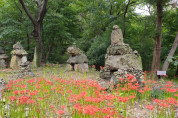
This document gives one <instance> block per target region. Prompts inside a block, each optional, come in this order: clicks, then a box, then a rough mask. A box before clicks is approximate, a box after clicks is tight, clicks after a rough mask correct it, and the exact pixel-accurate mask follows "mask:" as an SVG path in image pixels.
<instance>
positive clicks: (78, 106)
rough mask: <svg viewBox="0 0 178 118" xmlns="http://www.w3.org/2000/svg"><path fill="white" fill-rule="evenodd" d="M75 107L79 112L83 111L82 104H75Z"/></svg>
mask: <svg viewBox="0 0 178 118" xmlns="http://www.w3.org/2000/svg"><path fill="white" fill-rule="evenodd" d="M74 108H75V109H77V110H78V112H79V113H81V112H82V106H81V105H80V104H75V105H74Z"/></svg>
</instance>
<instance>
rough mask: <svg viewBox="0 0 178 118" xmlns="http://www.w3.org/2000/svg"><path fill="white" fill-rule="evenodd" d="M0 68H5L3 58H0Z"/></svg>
mask: <svg viewBox="0 0 178 118" xmlns="http://www.w3.org/2000/svg"><path fill="white" fill-rule="evenodd" d="M0 68H3V69H4V68H6V62H5V60H4V59H0Z"/></svg>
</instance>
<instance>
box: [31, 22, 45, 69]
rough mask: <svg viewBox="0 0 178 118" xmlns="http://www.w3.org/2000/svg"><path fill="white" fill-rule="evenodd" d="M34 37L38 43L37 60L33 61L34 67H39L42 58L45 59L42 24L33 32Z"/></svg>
mask: <svg viewBox="0 0 178 118" xmlns="http://www.w3.org/2000/svg"><path fill="white" fill-rule="evenodd" d="M33 36H34V37H35V42H36V54H34V56H36V58H35V59H36V60H33V61H34V62H33V64H34V65H33V67H36V66H37V67H39V66H40V65H41V62H42V57H43V43H42V38H41V24H38V25H36V27H35V30H34V31H33Z"/></svg>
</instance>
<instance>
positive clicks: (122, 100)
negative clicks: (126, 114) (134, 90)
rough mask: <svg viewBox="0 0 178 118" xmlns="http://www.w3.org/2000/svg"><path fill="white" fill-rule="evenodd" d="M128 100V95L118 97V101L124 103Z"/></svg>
mask: <svg viewBox="0 0 178 118" xmlns="http://www.w3.org/2000/svg"><path fill="white" fill-rule="evenodd" d="M128 100H129V97H119V98H118V101H119V102H125V103H126V102H127V101H128Z"/></svg>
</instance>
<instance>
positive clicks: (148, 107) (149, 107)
mask: <svg viewBox="0 0 178 118" xmlns="http://www.w3.org/2000/svg"><path fill="white" fill-rule="evenodd" d="M146 108H147V109H149V110H153V109H154V107H153V106H152V105H147V106H146Z"/></svg>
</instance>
